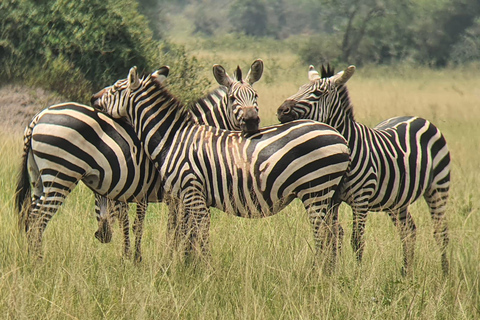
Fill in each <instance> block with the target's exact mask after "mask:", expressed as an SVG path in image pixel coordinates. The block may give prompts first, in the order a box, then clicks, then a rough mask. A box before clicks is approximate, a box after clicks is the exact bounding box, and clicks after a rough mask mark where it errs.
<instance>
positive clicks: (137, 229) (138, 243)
mask: <svg viewBox="0 0 480 320" xmlns="http://www.w3.org/2000/svg"><path fill="white" fill-rule="evenodd" d="M147 206H148V203H147V202H146V201H142V202H138V203H137V216H136V217H135V222H134V223H133V233H134V234H135V257H134V259H135V262H137V263H138V262H141V261H142V235H143V221H144V220H145V214H146V212H147Z"/></svg>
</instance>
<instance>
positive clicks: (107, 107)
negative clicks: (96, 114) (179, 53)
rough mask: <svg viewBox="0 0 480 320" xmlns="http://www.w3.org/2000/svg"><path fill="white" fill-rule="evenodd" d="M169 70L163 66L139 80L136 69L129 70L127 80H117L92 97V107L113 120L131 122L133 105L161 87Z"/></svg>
mask: <svg viewBox="0 0 480 320" xmlns="http://www.w3.org/2000/svg"><path fill="white" fill-rule="evenodd" d="M169 71H170V68H169V67H168V66H163V67H161V68H160V69H158V70H157V71H155V72H153V73H152V74H150V75H148V76H146V77H143V78H140V77H139V75H138V73H137V67H133V68H131V69H130V71H129V73H128V77H127V79H122V80H118V81H117V82H115V84H114V85H113V86H109V87H106V88H104V89H102V90H101V91H99V92H97V93H96V94H94V95H93V96H92V98H91V99H90V102H91V104H92V106H93V107H94V108H95V109H97V110H100V111H102V112H105V113H107V114H108V115H110V116H111V117H112V118H115V119H120V118H123V119H126V120H127V121H128V122H130V123H131V122H132V120H133V118H134V114H133V112H134V108H133V104H134V103H135V102H136V100H137V98H139V96H141V95H145V94H146V93H147V92H151V91H155V90H157V89H158V87H163V82H164V81H165V79H166V78H167V77H168V73H169Z"/></svg>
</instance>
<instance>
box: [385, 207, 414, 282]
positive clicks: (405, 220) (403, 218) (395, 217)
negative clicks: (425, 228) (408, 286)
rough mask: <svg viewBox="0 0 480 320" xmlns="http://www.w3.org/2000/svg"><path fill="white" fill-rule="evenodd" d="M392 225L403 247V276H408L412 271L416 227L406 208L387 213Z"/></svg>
mask: <svg viewBox="0 0 480 320" xmlns="http://www.w3.org/2000/svg"><path fill="white" fill-rule="evenodd" d="M389 215H390V218H391V219H392V221H393V224H394V225H395V226H396V227H397V229H398V231H399V232H400V238H401V240H402V246H403V268H402V274H403V275H410V274H411V273H412V271H413V269H412V268H413V267H412V265H413V258H414V254H415V240H416V226H415V222H414V221H413V217H412V216H411V215H410V212H409V211H408V207H406V208H403V209H399V210H396V211H392V212H389Z"/></svg>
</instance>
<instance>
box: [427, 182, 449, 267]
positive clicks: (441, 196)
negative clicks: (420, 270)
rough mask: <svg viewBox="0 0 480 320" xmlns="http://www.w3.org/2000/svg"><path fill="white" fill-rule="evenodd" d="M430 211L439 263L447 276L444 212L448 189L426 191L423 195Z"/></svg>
mask: <svg viewBox="0 0 480 320" xmlns="http://www.w3.org/2000/svg"><path fill="white" fill-rule="evenodd" d="M424 198H425V200H426V201H427V204H428V207H429V209H430V215H431V217H432V220H433V225H434V231H433V235H434V237H435V240H436V242H437V244H438V245H439V247H440V249H441V254H442V256H441V261H442V271H443V274H445V275H446V274H448V271H449V262H448V258H447V246H448V242H449V237H448V226H447V220H446V217H445V210H446V207H447V199H448V188H446V189H440V188H437V189H432V190H428V191H427V192H426V193H425V195H424Z"/></svg>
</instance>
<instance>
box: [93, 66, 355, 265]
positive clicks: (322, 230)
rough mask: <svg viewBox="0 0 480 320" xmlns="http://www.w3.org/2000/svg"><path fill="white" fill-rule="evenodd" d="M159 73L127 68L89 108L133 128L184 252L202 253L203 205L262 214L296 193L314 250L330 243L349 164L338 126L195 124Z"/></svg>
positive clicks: (204, 237) (205, 233)
mask: <svg viewBox="0 0 480 320" xmlns="http://www.w3.org/2000/svg"><path fill="white" fill-rule="evenodd" d="M165 74H168V68H166V67H164V68H161V69H160V70H158V71H156V72H154V73H153V74H152V75H149V76H147V77H145V78H139V77H138V75H137V72H136V68H132V69H131V70H130V74H129V77H128V78H127V79H125V80H120V81H117V83H116V84H115V85H114V86H112V87H110V88H109V89H108V90H107V91H101V92H100V93H99V94H97V95H95V96H94V98H93V100H94V102H93V105H94V106H95V107H96V108H99V109H100V110H102V111H105V112H107V113H108V114H109V115H111V116H112V117H114V118H122V119H124V120H126V121H127V122H128V123H130V124H131V125H132V126H133V127H134V128H135V131H136V132H137V135H138V137H139V139H140V140H141V141H142V142H143V144H144V146H145V149H146V152H147V154H148V155H149V156H150V157H151V159H152V161H153V162H155V163H156V164H157V165H158V168H159V170H160V173H161V176H162V178H163V179H164V184H163V186H164V190H165V201H166V202H167V203H168V204H169V207H170V209H171V211H170V216H171V220H176V221H175V222H174V224H175V225H177V226H180V230H178V231H177V239H178V235H180V240H181V241H185V242H184V243H183V244H184V245H186V248H187V252H188V251H190V250H196V252H197V253H201V252H203V251H204V250H206V247H207V246H206V244H207V242H208V230H209V224H210V222H209V221H210V217H209V211H208V208H209V207H216V208H218V209H220V210H222V211H225V212H227V213H230V214H233V215H236V216H240V217H248V218H253V217H266V216H270V215H273V214H276V213H277V212H279V211H280V210H281V209H283V208H284V207H285V206H286V205H288V204H289V203H290V202H291V201H292V200H293V199H294V198H299V199H301V201H302V202H303V204H304V206H305V208H306V209H307V212H308V214H309V218H310V221H311V223H312V226H313V230H314V238H315V240H316V245H317V249H320V247H321V246H320V244H321V243H322V239H323V238H324V237H325V236H326V237H327V238H328V239H327V241H336V239H335V238H333V237H335V236H336V235H337V233H338V230H336V227H337V224H336V221H326V219H327V220H328V219H331V220H336V217H334V216H332V215H331V212H332V210H329V209H331V208H332V206H334V205H335V202H334V195H335V191H336V190H337V189H338V186H339V185H340V183H341V180H342V178H343V176H344V174H345V172H346V170H347V167H348V164H349V149H348V147H347V145H346V141H345V139H344V138H343V137H342V136H341V135H340V134H339V133H338V132H337V131H335V130H333V129H332V128H331V127H330V126H327V125H324V124H320V123H317V122H314V121H307V120H300V121H295V122H291V123H288V124H283V125H276V126H270V127H265V128H262V129H260V131H259V132H258V133H255V134H252V135H249V136H248V137H245V136H243V135H242V133H240V132H231V131H226V130H221V129H218V128H213V127H208V126H203V125H198V124H196V123H194V122H192V121H191V120H190V117H189V116H188V115H187V113H186V112H185V111H184V108H183V106H182V105H181V104H180V103H179V102H178V101H177V100H176V99H175V98H174V97H172V96H171V95H170V94H169V93H168V91H167V90H166V89H165V88H164V87H163V86H162V84H161V83H160V80H161V79H162V78H163V77H164V76H165ZM95 99H96V100H95ZM319 145H320V146H322V147H321V148H318V146H319ZM333 212H334V210H333ZM326 217H327V218H326ZM330 222H331V225H329V226H328V227H327V223H330ZM332 238H333V239H332ZM332 253H333V255H327V256H326V257H327V258H333V256H334V251H332Z"/></svg>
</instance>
